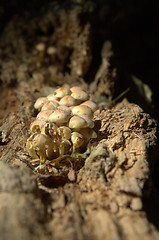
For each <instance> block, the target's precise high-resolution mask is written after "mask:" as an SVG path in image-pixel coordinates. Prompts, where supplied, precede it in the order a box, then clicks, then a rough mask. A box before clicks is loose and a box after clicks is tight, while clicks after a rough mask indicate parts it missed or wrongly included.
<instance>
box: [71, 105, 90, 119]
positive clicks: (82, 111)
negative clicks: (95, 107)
mask: <svg viewBox="0 0 159 240" xmlns="http://www.w3.org/2000/svg"><path fill="white" fill-rule="evenodd" d="M72 113H73V114H74V115H87V116H89V117H90V118H92V117H93V112H92V109H91V108H90V107H88V106H85V105H79V106H75V107H74V108H73V109H72Z"/></svg>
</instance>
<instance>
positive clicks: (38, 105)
mask: <svg viewBox="0 0 159 240" xmlns="http://www.w3.org/2000/svg"><path fill="white" fill-rule="evenodd" d="M47 101H48V99H47V98H46V97H40V98H38V99H37V100H36V102H35V104H34V108H35V109H38V110H39V111H40V109H41V108H42V106H43V105H44V104H45V103H46V102H47Z"/></svg>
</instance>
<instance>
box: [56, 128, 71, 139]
mask: <svg viewBox="0 0 159 240" xmlns="http://www.w3.org/2000/svg"><path fill="white" fill-rule="evenodd" d="M57 132H58V134H59V136H61V138H65V139H68V140H69V139H70V138H71V129H70V128H68V127H65V126H61V127H59V128H58V130H57Z"/></svg>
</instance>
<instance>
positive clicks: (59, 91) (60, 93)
mask: <svg viewBox="0 0 159 240" xmlns="http://www.w3.org/2000/svg"><path fill="white" fill-rule="evenodd" d="M70 93H71V92H70V90H69V89H68V88H64V87H61V88H58V89H56V90H55V91H54V92H53V95H54V96H55V97H56V98H62V97H64V96H66V95H68V94H70Z"/></svg>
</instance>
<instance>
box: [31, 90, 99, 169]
mask: <svg viewBox="0 0 159 240" xmlns="http://www.w3.org/2000/svg"><path fill="white" fill-rule="evenodd" d="M34 108H35V109H37V110H38V111H39V113H38V114H37V117H36V119H35V120H34V121H33V122H32V123H31V124H30V133H31V135H30V137H29V138H28V139H27V143H26V148H27V150H28V152H29V155H30V156H31V157H32V158H33V159H35V160H37V159H38V160H39V163H40V165H42V164H43V163H45V162H46V161H47V160H49V161H50V160H51V161H52V160H56V159H58V158H59V157H63V156H65V155H66V156H67V155H69V156H73V157H75V156H77V155H78V154H79V153H82V152H84V151H85V150H86V146H87V144H88V142H89V141H90V139H92V138H96V137H97V134H96V132H95V131H94V130H93V127H94V121H93V112H94V111H95V110H96V109H97V105H96V103H95V102H93V101H91V100H90V99H89V94H88V93H87V92H86V91H84V90H82V89H81V88H80V87H77V86H75V87H72V88H70V89H69V88H64V87H61V88H58V89H56V90H55V91H54V92H53V93H52V94H49V95H48V96H47V97H40V98H38V99H37V101H36V102H35V104H34Z"/></svg>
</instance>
